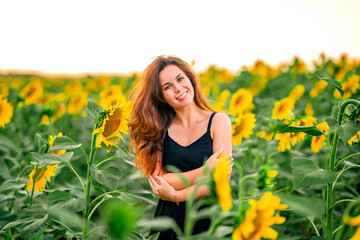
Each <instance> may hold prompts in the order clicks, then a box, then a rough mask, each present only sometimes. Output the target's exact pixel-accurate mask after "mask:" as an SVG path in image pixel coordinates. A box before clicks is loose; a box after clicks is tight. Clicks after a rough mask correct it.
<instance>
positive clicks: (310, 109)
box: [305, 103, 314, 116]
mask: <svg viewBox="0 0 360 240" xmlns="http://www.w3.org/2000/svg"><path fill="white" fill-rule="evenodd" d="M305 114H306V115H308V116H312V115H314V108H313V106H312V105H311V103H307V104H306V106H305Z"/></svg>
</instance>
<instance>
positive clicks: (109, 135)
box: [0, 54, 360, 240]
mask: <svg viewBox="0 0 360 240" xmlns="http://www.w3.org/2000/svg"><path fill="white" fill-rule="evenodd" d="M140 76H141V74H139V73H134V74H128V75H118V76H106V75H104V76H81V77H73V76H72V77H70V76H64V77H52V76H50V75H49V76H46V75H30V74H28V75H26V74H15V73H14V74H1V75H0V236H1V238H2V239H34V240H36V239H156V238H157V235H156V234H155V235H152V236H149V232H150V229H158V230H164V229H170V228H171V229H173V230H174V231H175V232H176V234H177V235H178V237H179V239H207V240H209V239H234V240H250V239H252V240H256V239H284V240H285V239H286V240H296V239H313V240H321V239H327V240H330V239H337V240H343V239H351V240H355V239H360V161H359V160H360V144H359V139H360V124H359V122H360V85H359V84H360V83H359V80H360V60H359V59H353V58H350V57H349V56H348V55H346V54H344V55H341V56H339V57H338V58H336V59H335V58H332V57H328V56H326V55H325V54H322V55H321V56H319V59H318V60H316V61H314V62H313V63H312V65H311V66H310V65H306V64H305V63H304V61H302V60H301V59H300V58H298V57H294V59H293V60H291V61H289V62H286V63H282V64H279V65H278V66H270V65H268V64H267V63H266V62H264V61H261V60H258V61H256V62H255V63H254V64H253V65H252V66H246V67H242V68H241V71H239V73H237V74H233V73H231V72H229V71H228V70H227V69H226V68H219V67H217V66H215V65H213V66H209V67H208V68H207V69H206V70H205V71H203V72H200V73H198V76H199V78H200V80H201V83H202V85H203V89H204V91H205V94H206V95H207V96H208V98H209V100H210V102H211V103H212V104H213V108H214V109H215V110H216V111H222V112H225V113H227V114H228V115H229V117H230V119H231V121H232V143H233V156H232V159H231V161H232V163H233V164H234V165H233V169H232V173H231V180H230V181H229V180H228V178H227V177H226V176H227V173H228V171H229V169H230V167H231V166H230V165H229V161H228V159H227V158H228V157H227V156H221V157H220V161H219V163H218V164H217V166H216V167H215V169H214V171H213V172H212V175H211V178H200V179H199V181H198V182H197V183H196V184H197V185H198V184H200V183H202V184H203V183H205V184H208V185H209V187H210V189H211V195H210V196H209V197H206V198H202V199H199V200H197V201H195V196H192V197H190V198H189V199H188V200H187V202H186V204H187V212H186V217H185V219H186V221H185V229H184V231H182V230H181V229H180V228H179V227H178V226H177V225H176V224H175V222H174V221H173V220H172V219H169V218H157V219H153V215H154V211H155V207H156V204H157V201H158V197H157V196H156V195H154V194H153V193H152V191H151V188H150V186H149V183H148V181H147V179H146V178H142V177H141V176H140V173H139V172H138V171H137V168H136V166H135V164H134V154H133V150H132V149H133V146H132V145H131V139H130V136H129V134H128V126H127V123H128V121H129V119H130V118H131V99H130V96H129V93H130V91H131V89H132V87H133V86H134V85H135V84H136V83H137V81H138V79H139V78H140ZM203 205H207V206H208V207H207V208H205V210H204V209H203V208H201V207H202V206H203ZM202 218H210V220H211V225H210V228H209V230H208V231H207V232H204V233H201V234H200V235H196V236H192V235H191V232H192V228H193V226H194V222H195V221H196V220H198V219H202Z"/></svg>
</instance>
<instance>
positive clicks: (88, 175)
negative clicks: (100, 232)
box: [83, 134, 97, 239]
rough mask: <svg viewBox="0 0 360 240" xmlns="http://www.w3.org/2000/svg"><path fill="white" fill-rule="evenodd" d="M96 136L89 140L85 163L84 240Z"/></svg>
mask: <svg viewBox="0 0 360 240" xmlns="http://www.w3.org/2000/svg"><path fill="white" fill-rule="evenodd" d="M96 136H97V134H94V135H93V136H92V139H91V147H90V158H89V161H88V162H87V174H86V177H87V184H86V192H85V200H86V207H85V209H84V211H83V217H84V226H83V238H84V239H86V238H87V237H88V226H89V220H90V217H89V212H90V194H91V177H92V176H91V172H90V167H91V165H92V163H93V161H94V158H95V151H96V147H95V141H96Z"/></svg>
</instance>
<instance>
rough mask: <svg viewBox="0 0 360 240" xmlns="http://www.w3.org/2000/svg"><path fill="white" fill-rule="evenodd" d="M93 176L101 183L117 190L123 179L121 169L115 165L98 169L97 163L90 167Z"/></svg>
mask: <svg viewBox="0 0 360 240" xmlns="http://www.w3.org/2000/svg"><path fill="white" fill-rule="evenodd" d="M90 172H91V174H92V176H93V178H94V179H95V180H96V181H97V182H98V183H100V184H102V185H104V186H106V187H108V188H110V189H112V190H115V189H117V188H118V186H119V183H120V181H121V180H122V179H121V175H122V173H121V170H120V169H118V168H115V167H108V168H105V169H98V168H97V167H96V165H95V164H92V165H91V167H90Z"/></svg>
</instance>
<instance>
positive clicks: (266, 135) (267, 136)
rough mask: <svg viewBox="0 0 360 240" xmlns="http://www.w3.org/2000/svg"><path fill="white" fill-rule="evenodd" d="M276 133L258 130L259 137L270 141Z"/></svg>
mask: <svg viewBox="0 0 360 240" xmlns="http://www.w3.org/2000/svg"><path fill="white" fill-rule="evenodd" d="M273 135H274V133H272V132H265V131H264V130H262V131H260V132H258V133H257V134H256V136H258V137H259V138H262V139H265V140H266V141H270V140H271V139H272V138H273Z"/></svg>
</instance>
